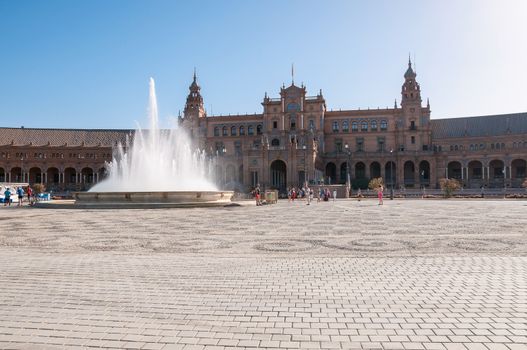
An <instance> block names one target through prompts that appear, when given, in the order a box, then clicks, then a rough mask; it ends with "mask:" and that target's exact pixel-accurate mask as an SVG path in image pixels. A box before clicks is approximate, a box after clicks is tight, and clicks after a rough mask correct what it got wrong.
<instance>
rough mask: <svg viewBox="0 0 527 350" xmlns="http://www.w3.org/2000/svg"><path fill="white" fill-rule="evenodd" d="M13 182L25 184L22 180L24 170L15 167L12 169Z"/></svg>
mask: <svg viewBox="0 0 527 350" xmlns="http://www.w3.org/2000/svg"><path fill="white" fill-rule="evenodd" d="M11 182H24V179H22V168H20V167H14V168H12V169H11Z"/></svg>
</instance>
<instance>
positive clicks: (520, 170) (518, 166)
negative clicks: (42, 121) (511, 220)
mask: <svg viewBox="0 0 527 350" xmlns="http://www.w3.org/2000/svg"><path fill="white" fill-rule="evenodd" d="M526 168H527V162H526V161H525V160H524V159H514V160H513V161H512V163H511V186H512V187H521V184H522V182H523V179H525V178H526V177H527V176H526V171H527V169H526ZM0 176H1V174H0Z"/></svg>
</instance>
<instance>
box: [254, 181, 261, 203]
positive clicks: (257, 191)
mask: <svg viewBox="0 0 527 350" xmlns="http://www.w3.org/2000/svg"><path fill="white" fill-rule="evenodd" d="M254 198H255V199H256V206H260V205H262V202H261V201H260V185H256V188H255V189H254Z"/></svg>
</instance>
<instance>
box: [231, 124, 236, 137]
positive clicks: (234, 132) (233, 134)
mask: <svg viewBox="0 0 527 350" xmlns="http://www.w3.org/2000/svg"><path fill="white" fill-rule="evenodd" d="M231 136H236V127H235V126H231Z"/></svg>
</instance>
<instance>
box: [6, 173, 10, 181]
mask: <svg viewBox="0 0 527 350" xmlns="http://www.w3.org/2000/svg"><path fill="white" fill-rule="evenodd" d="M6 182H11V172H7V173H6Z"/></svg>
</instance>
